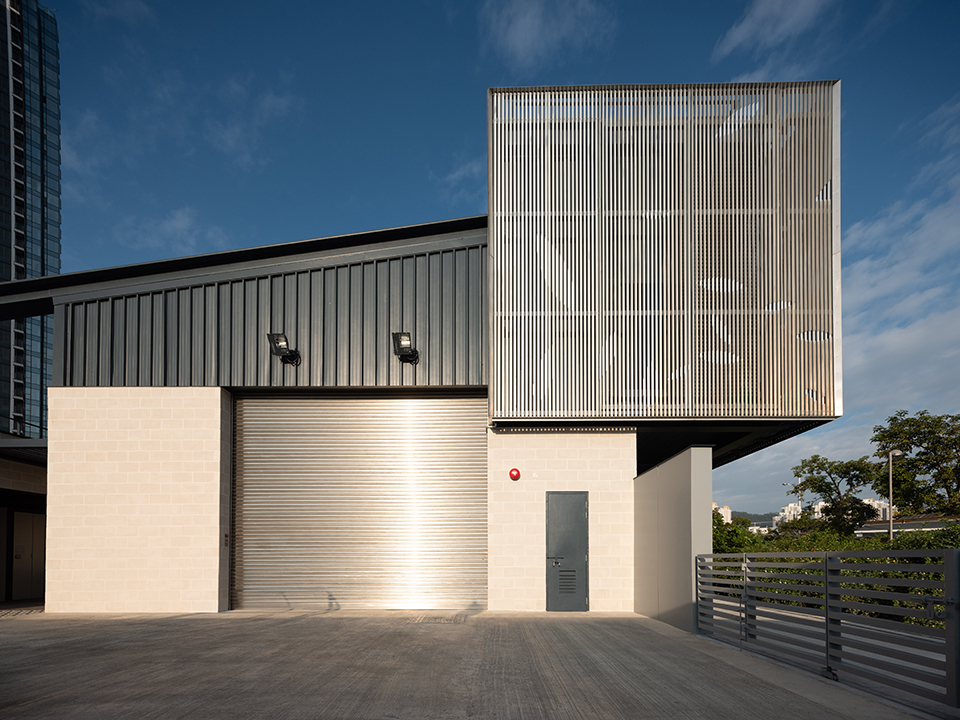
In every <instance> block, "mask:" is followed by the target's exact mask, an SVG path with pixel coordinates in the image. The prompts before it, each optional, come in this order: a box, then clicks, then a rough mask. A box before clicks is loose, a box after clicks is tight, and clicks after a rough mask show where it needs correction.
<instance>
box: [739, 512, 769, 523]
mask: <svg viewBox="0 0 960 720" xmlns="http://www.w3.org/2000/svg"><path fill="white" fill-rule="evenodd" d="M776 514H777V513H775V512H768V513H748V512H740V511H739V510H731V511H730V517H742V518H746V519H747V520H749V521H750V522H752V523H755V522H759V523H769V522H773V516H774V515H776Z"/></svg>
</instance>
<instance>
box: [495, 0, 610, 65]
mask: <svg viewBox="0 0 960 720" xmlns="http://www.w3.org/2000/svg"><path fill="white" fill-rule="evenodd" d="M480 28H481V34H482V36H483V39H484V41H485V42H486V43H487V44H489V45H490V46H492V47H493V48H494V50H495V51H496V52H497V54H498V55H500V56H501V58H502V59H503V60H504V61H505V62H506V63H507V64H508V65H509V66H510V67H511V68H513V69H514V70H516V71H518V72H521V73H529V72H533V71H535V70H538V69H540V68H541V67H543V66H545V65H547V64H548V63H557V62H560V61H562V60H563V59H564V56H567V55H570V54H573V53H579V52H582V51H583V50H585V49H587V48H593V47H602V46H603V45H604V44H605V43H607V42H609V41H610V40H611V38H612V37H613V35H614V33H615V31H616V20H615V18H614V15H613V13H612V12H611V11H610V10H609V9H608V8H607V7H605V6H604V5H603V4H602V3H601V2H599V1H598V0H552V1H548V0H487V1H486V2H485V3H484V4H483V6H482V7H481V8H480Z"/></svg>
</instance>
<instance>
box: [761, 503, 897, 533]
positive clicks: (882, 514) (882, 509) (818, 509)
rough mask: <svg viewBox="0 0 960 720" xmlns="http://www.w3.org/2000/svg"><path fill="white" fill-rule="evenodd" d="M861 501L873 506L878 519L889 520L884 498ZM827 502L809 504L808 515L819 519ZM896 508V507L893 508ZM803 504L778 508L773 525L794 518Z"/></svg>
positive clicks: (887, 505)
mask: <svg viewBox="0 0 960 720" xmlns="http://www.w3.org/2000/svg"><path fill="white" fill-rule="evenodd" d="M862 499H863V501H864V502H865V503H866V504H867V505H869V506H870V507H872V508H874V509H875V510H876V511H877V513H879V514H878V515H877V519H878V520H889V519H890V503H888V502H887V501H886V500H874V499H873V498H862ZM827 505H828V503H827V502H825V501H823V500H821V501H819V502H816V503H814V504H813V505H810V506H809V507H808V508H807V509H808V510H809V511H810V516H811V517H813V518H815V519H817V520H820V519H822V518H823V512H824V510H826V508H827ZM894 509H896V508H894ZM803 510H804V508H803V506H802V505H801V504H800V503H799V502H795V503H790V504H789V505H787V506H786V507H784V508H781V509H780V512H779V513H777V514H776V515H774V516H773V526H774V527H776V526H777V525H779V524H780V523H785V522H790V521H791V520H796V519H797V518H799V517H800V515H801V514H802V513H803Z"/></svg>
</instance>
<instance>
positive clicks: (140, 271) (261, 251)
mask: <svg viewBox="0 0 960 720" xmlns="http://www.w3.org/2000/svg"><path fill="white" fill-rule="evenodd" d="M485 227H487V216H486V215H473V216H471V217H465V218H457V219H454V220H440V221H435V222H429V223H422V224H418V225H403V226H399V227H392V228H383V229H380V230H367V231H364V232H357V233H348V234H344V235H331V236H329V237H322V238H312V239H308V240H295V241H293V242H285V243H276V244H274V245H257V246H255V247H249V248H238V249H235V250H223V251H220V252H215V253H206V254H203V255H188V256H185V257H179V258H168V259H165V260H151V261H149V262H144V263H135V264H133V265H117V266H114V267H107V268H98V269H95V270H80V271H77V272H72V273H63V274H60V275H45V276H43V277H39V278H29V279H26V280H11V281H9V282H4V283H0V302H2V301H3V298H7V297H11V296H16V295H21V294H24V293H38V292H43V291H47V290H50V291H52V290H57V289H60V288H65V287H71V286H77V285H87V284H91V283H99V282H110V281H113V280H128V279H131V278H137V277H148V276H150V275H160V274H164V273H171V272H178V271H184V270H195V269H199V268H205V267H209V268H213V267H220V266H223V265H233V264H236V263H242V262H250V261H256V260H270V259H274V258H282V257H288V256H291V255H302V254H305V253H309V252H318V251H322V250H335V249H339V248H347V247H358V246H361V245H370V244H374V243H383V242H390V241H396V240H409V239H411V238H422V237H429V236H431V235H444V234H448V233H455V232H463V231H468V230H480V229H482V228H485Z"/></svg>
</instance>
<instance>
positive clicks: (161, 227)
mask: <svg viewBox="0 0 960 720" xmlns="http://www.w3.org/2000/svg"><path fill="white" fill-rule="evenodd" d="M113 235H114V238H115V239H116V241H117V242H118V243H120V244H121V245H124V246H126V247H130V248H134V249H142V250H145V251H148V252H147V253H145V254H146V255H149V256H150V257H149V258H144V259H145V260H146V259H153V258H156V257H178V256H181V255H196V254H198V253H206V252H216V251H218V250H225V249H227V247H228V237H227V234H226V232H224V230H223V229H222V228H220V227H218V226H216V225H208V226H204V225H202V224H201V223H200V222H199V221H198V219H197V211H196V210H194V209H193V208H192V207H189V206H184V207H181V208H177V209H175V210H171V211H170V212H169V213H167V214H166V216H164V217H161V218H138V217H135V216H127V217H125V218H123V220H121V221H120V222H119V223H118V224H117V225H116V226H115V227H114V228H113Z"/></svg>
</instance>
